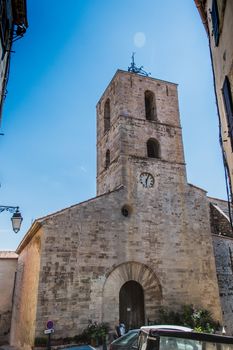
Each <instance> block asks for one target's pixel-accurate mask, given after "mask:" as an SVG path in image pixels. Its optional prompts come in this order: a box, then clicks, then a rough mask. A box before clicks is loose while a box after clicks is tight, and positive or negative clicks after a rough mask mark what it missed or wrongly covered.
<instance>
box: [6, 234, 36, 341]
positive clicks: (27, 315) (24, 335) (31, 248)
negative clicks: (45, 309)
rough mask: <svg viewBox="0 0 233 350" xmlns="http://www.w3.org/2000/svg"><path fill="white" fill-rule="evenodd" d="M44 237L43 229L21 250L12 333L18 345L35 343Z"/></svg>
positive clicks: (11, 336)
mask: <svg viewBox="0 0 233 350" xmlns="http://www.w3.org/2000/svg"><path fill="white" fill-rule="evenodd" d="M42 239H43V232H42V229H41V230H39V231H38V232H37V233H36V234H35V235H34V237H32V239H31V241H30V242H29V243H28V245H27V246H26V247H25V248H24V249H23V251H19V258H18V265H17V274H16V284H15V293H14V303H13V312H12V323H11V334H10V343H11V345H14V346H18V347H27V346H31V345H34V339H35V321H36V312H37V294H38V280H39V271H40V254H41V241H42Z"/></svg>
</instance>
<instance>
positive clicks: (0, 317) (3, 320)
mask: <svg viewBox="0 0 233 350" xmlns="http://www.w3.org/2000/svg"><path fill="white" fill-rule="evenodd" d="M17 258H18V255H17V254H16V253H14V252H7V251H2V252H0V291H1V293H0V344H4V343H8V342H9V335H10V325H11V312H12V297H13V290H14V280H15V272H16V266H17Z"/></svg>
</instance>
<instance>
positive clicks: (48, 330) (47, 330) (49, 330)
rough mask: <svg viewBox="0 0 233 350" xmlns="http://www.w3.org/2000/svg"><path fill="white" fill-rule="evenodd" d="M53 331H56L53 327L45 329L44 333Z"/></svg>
mask: <svg viewBox="0 0 233 350" xmlns="http://www.w3.org/2000/svg"><path fill="white" fill-rule="evenodd" d="M51 333H54V329H53V328H51V329H45V330H44V334H51Z"/></svg>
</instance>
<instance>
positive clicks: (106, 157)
mask: <svg viewBox="0 0 233 350" xmlns="http://www.w3.org/2000/svg"><path fill="white" fill-rule="evenodd" d="M109 165H110V151H109V149H108V150H107V152H106V156H105V169H108V168H109Z"/></svg>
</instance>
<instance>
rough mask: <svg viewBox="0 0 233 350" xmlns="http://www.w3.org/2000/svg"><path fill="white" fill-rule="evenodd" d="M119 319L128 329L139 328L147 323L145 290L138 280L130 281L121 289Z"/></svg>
mask: <svg viewBox="0 0 233 350" xmlns="http://www.w3.org/2000/svg"><path fill="white" fill-rule="evenodd" d="M119 316H120V318H119V320H120V322H123V323H124V324H125V326H126V329H127V330H129V329H134V328H139V327H141V326H143V325H144V324H145V314H144V292H143V288H142V286H141V285H140V284H139V283H138V282H136V281H128V282H126V283H125V284H123V286H122V287H121V289H120V294H119Z"/></svg>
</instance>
